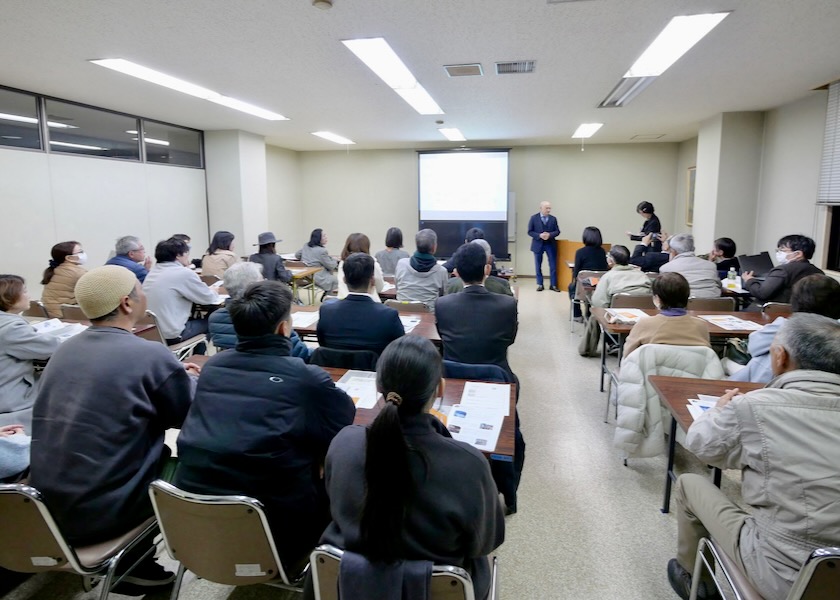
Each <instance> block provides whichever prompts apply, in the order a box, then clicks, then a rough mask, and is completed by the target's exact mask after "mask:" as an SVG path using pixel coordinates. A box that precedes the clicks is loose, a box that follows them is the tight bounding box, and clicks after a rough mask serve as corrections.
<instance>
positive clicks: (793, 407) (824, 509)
mask: <svg viewBox="0 0 840 600" xmlns="http://www.w3.org/2000/svg"><path fill="white" fill-rule="evenodd" d="M770 360H771V364H772V368H773V374H774V375H775V378H774V379H773V380H772V381H770V383H769V384H767V387H766V388H763V389H760V390H755V391H753V392H749V393H748V394H744V395H743V396H741V395H738V389H737V388H736V389H733V390H729V391H727V393H726V394H724V395H723V396H721V397H720V399H719V400H718V402H717V405H716V406H715V407H714V408H712V409H711V410H709V411H707V412H705V413H703V414H702V415H701V416H699V417H698V418H697V420H695V421H694V423H693V424H692V425H691V427H689V429H688V432H687V433H686V437H685V444H684V447H685V448H686V449H687V450H689V451H691V452H693V453H694V454H695V455H696V456H697V457H698V458H699V459H700V460H701V461H702V462H703V463H706V464H711V465H714V466H717V467H721V468H723V469H740V470H741V496H742V498H743V501H744V504H746V506H747V510H746V511H745V510H743V509H742V508H741V507H740V506H739V505H738V504H736V503H735V502H734V501H732V500H730V499H729V498H727V497H726V495H725V494H724V493H723V492H722V491H721V490H720V489H718V488H717V487H715V486H714V485H713V484H712V482H711V481H710V480H709V479H707V478H705V477H702V476H700V475H696V474H686V475H682V476H681V477H680V478H679V480H678V481H677V488H676V501H677V557H676V558H675V559H673V560H671V561H670V562H669V563H668V580H669V581H670V583H671V586H672V587H673V588H674V591H676V592H677V595H679V596H680V597H681V598H688V596H689V589H690V587H691V579H692V575H691V573H690V570H691V569H692V568H693V566H694V561H695V558H696V555H697V544H698V542H699V541H700V538H701V537H707V538H708V537H711V538H712V539H714V541H715V542H716V543H717V545H718V546H719V547H720V548H721V549H722V550H723V551H724V552H725V553H726V554H727V555H728V556H729V557H730V558H731V559H732V560H734V561H735V562H736V563H737V564H738V566H739V567H740V568H741V569H742V570H743V571H744V572H745V573H746V575H747V577H748V578H749V580H750V581H751V582H752V584H753V585H754V586H755V588H756V589H757V591H758V592H759V593H760V594H761V597H762V598H766V599H767V600H782V599H783V598H786V597H787V595H788V592H789V591H790V588H791V585H792V583H793V581H794V579H796V576H797V574H798V572H799V570H800V568H801V566H802V564H803V563H804V561H805V559H806V558H808V555H809V554H810V553H811V552H812V551H813V550H814V549H816V548H820V547H826V546H840V502H838V501H837V499H838V498H840V470H838V468H837V465H838V464H840V444H838V443H837V432H838V431H840V323H838V322H837V321H835V320H834V319H830V318H828V317H823V316H820V315H814V314H805V313H799V314H795V315H793V316H792V317H791V318H790V319H789V320H788V321H787V323H786V324H785V327H784V329H782V330H781V331H780V332H779V333H778V334H777V335H776V338H775V340H774V341H773V345H772V346H771V348H770ZM719 597H720V596H719V595H717V591H716V590H715V587H714V584H713V583H712V581H711V578H707V577H706V575H705V574H704V579H703V580H702V581H701V582H700V594H699V595H698V598H701V599H703V598H719Z"/></svg>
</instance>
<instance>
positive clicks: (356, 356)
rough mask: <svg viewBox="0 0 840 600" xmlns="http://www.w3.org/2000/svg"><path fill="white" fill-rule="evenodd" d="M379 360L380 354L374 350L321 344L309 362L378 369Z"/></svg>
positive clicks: (338, 366)
mask: <svg viewBox="0 0 840 600" xmlns="http://www.w3.org/2000/svg"><path fill="white" fill-rule="evenodd" d="M378 360H379V355H378V354H377V353H376V352H374V351H373V350H339V349H337V348H325V347H324V346H319V347H318V348H315V351H314V352H313V353H312V356H310V357H309V364H310V365H318V366H319V367H334V368H336V369H356V370H359V371H376V361H378Z"/></svg>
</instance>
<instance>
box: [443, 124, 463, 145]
mask: <svg viewBox="0 0 840 600" xmlns="http://www.w3.org/2000/svg"><path fill="white" fill-rule="evenodd" d="M438 131H440V132H441V133H442V134H443V136H444V137H445V138H446V139H447V140H449V141H450V142H466V141H467V138H465V137H464V134H463V133H461V130H460V129H458V128H457V127H438Z"/></svg>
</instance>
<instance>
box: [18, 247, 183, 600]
mask: <svg viewBox="0 0 840 600" xmlns="http://www.w3.org/2000/svg"><path fill="white" fill-rule="evenodd" d="M181 243H183V242H181ZM184 271H185V272H187V273H188V272H189V271H186V270H185V269H184ZM146 281H147V282H148V279H147V280H146ZM76 298H77V300H78V301H79V306H80V307H81V309H82V311H84V313H85V315H86V316H87V317H88V319H90V321H91V326H90V327H89V328H88V329H87V330H85V331H83V332H82V333H80V334H78V335H76V336H73V337H72V338H70V339H69V340H67V341H66V342H64V343H63V344H62V345H61V347H60V348H59V349H58V350H56V352H55V354H53V357H52V358H51V359H50V362H49V363H48V364H47V367H46V369H45V370H44V374H43V376H42V378H41V389H40V391H39V393H38V399H37V400H36V401H35V408H34V409H33V419H32V447H31V474H30V478H31V481H32V485H33V486H34V487H35V488H36V489H38V490H39V491H40V492H41V493H43V494H44V499H45V501H46V503H47V505H48V506H49V507H50V512H51V513H52V515H53V517H55V520H56V522H57V523H58V527H59V529H60V530H61V532H62V533H63V534H64V536H65V537H66V538H67V541H68V542H70V544H71V545H74V546H87V545H91V544H97V543H100V542H104V541H106V540H111V539H113V538H115V537H117V536H119V535H122V534H124V533H126V532H127V531H129V530H131V529H132V528H134V527H135V526H137V525H138V524H140V523H142V522H143V521H145V520H146V519H147V518H148V517H151V516H152V515H153V511H152V505H151V503H150V501H149V490H148V488H149V484H150V483H151V482H152V481H153V480H154V479H157V478H158V477H159V476H160V473H161V469H162V467H163V466H164V464H165V463H166V461H167V458H168V456H169V451H168V449H167V448H166V446H165V445H164V432H165V431H166V430H167V429H169V428H173V427H174V428H178V427H180V426H181V424H182V423H183V421H184V417H185V416H186V415H187V410H188V409H189V406H190V397H191V391H192V390H191V382H190V376H189V375H188V374H187V370H190V371H191V372H193V373H197V367H195V365H191V364H186V365H185V364H183V363H180V362H178V360H177V359H176V358H175V357H174V356H173V354H172V352H170V351H169V350H168V349H167V348H166V346H164V345H163V344H160V343H156V342H152V341H148V340H144V339H142V338H140V337H137V336H136V335H134V334H133V333H132V332H131V331H132V328H133V327H134V326H135V325H136V324H137V321H138V320H139V319H140V317H142V316H143V315H144V313H145V310H146V296H145V294H144V293H143V289H142V288H141V286H140V282H139V281H137V278H136V277H135V276H134V274H133V273H132V272H131V271H129V270H128V269H124V268H123V267H118V266H114V265H107V266H104V267H98V268H96V269H92V270H91V271H90V272H88V273H87V274H85V275H84V276H83V277H82V278H81V279H79V283H78V284H77V285H76ZM146 549H147V547H144V548H140V549H138V550H140V551H145V550H146ZM173 579H174V575H173V574H172V573H169V572H167V571H165V570H164V569H163V567H161V566H160V565H158V564H157V563H156V562H155V561H154V557H153V556H152V557H150V558H149V559H147V560H146V561H144V562H143V563H141V564H140V565H139V566H138V567H137V568H136V569H135V570H134V571H133V572H132V573H131V574H130V576H129V577H127V578H126V579H125V580H124V583H125V582H127V583H129V584H134V585H139V586H157V585H162V584H166V583H169V582H171V581H172V580H173ZM140 593H145V592H138V593H135V594H132V595H139V594H140Z"/></svg>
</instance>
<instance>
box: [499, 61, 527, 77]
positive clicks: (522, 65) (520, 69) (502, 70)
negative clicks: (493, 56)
mask: <svg viewBox="0 0 840 600" xmlns="http://www.w3.org/2000/svg"><path fill="white" fill-rule="evenodd" d="M536 66H537V61H535V60H516V61H513V62H497V63H496V75H507V74H509V73H533V72H534V68H535V67H536Z"/></svg>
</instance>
